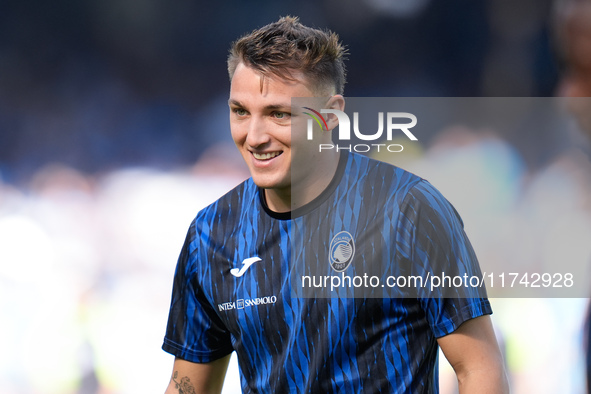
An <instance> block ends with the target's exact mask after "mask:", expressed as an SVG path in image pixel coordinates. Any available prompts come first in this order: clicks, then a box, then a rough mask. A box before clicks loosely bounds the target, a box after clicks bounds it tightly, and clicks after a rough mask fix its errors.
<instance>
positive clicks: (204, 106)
mask: <svg viewBox="0 0 591 394" xmlns="http://www.w3.org/2000/svg"><path fill="white" fill-rule="evenodd" d="M551 7H552V3H551V2H550V1H548V0H523V1H519V2H514V1H511V0H477V1H474V0H447V1H445V2H442V1H434V0H320V1H318V0H315V1H313V0H303V1H299V2H297V3H296V2H277V1H268V0H255V1H251V2H245V1H238V0H225V1H223V2H213V1H208V2H205V1H189V0H178V1H175V2H165V1H163V0H143V1H140V0H103V1H96V0H91V1H84V2H80V1H72V0H55V1H52V2H46V1H41V0H24V1H12V0H7V1H3V2H1V3H0V392H2V393H5V394H16V393H18V394H21V393H39V394H45V393H47V394H53V393H60V394H61V393H72V394H74V393H76V394H82V393H84V394H91V393H92V394H97V393H100V394H106V393H108V394H115V393H117V394H119V393H121V394H123V393H160V392H163V391H164V388H165V387H166V385H167V383H168V379H169V376H170V372H171V368H172V356H170V355H168V354H166V353H164V352H163V351H162V350H160V346H161V342H162V337H163V335H164V330H165V325H166V317H167V314H168V304H169V300H170V291H171V285H172V276H173V272H174V267H175V263H176V258H177V255H178V252H179V250H180V247H181V246H182V242H183V239H184V235H185V232H186V229H187V226H188V225H189V223H190V221H191V220H192V218H193V216H194V214H195V213H196V212H197V211H198V210H199V209H200V208H201V207H203V206H205V205H206V204H208V203H210V202H212V201H214V200H215V199H216V198H217V197H218V196H220V195H221V194H223V193H224V192H225V191H226V190H228V189H229V188H231V187H232V186H234V185H235V184H237V183H238V182H240V181H241V180H242V179H244V178H245V177H247V176H248V175H247V171H246V169H245V167H244V166H243V165H242V162H241V158H240V157H239V155H238V154H237V152H235V150H234V148H233V144H232V142H231V139H230V135H229V125H228V121H227V94H228V89H229V82H228V77H227V73H226V69H225V58H226V54H227V50H228V46H229V43H230V42H231V41H232V40H234V39H236V38H237V37H238V36H239V35H241V34H243V33H245V32H247V31H250V30H252V29H254V28H256V27H259V26H261V25H264V24H266V23H269V22H271V21H274V20H276V19H277V18H278V17H279V16H282V15H288V14H289V15H297V16H299V17H300V18H301V20H302V22H303V23H305V24H308V25H312V26H317V27H323V28H324V27H326V28H330V29H332V30H334V31H336V32H338V33H339V34H340V36H341V38H342V40H343V41H344V43H345V44H346V45H347V46H348V48H349V51H350V53H351V55H350V60H349V62H348V79H349V82H348V84H347V86H346V94H347V95H348V96H397V97H417V96H418V97H481V96H494V97H515V96H517V97H544V96H552V95H554V93H555V90H556V87H557V83H558V75H559V67H558V62H557V61H556V59H555V57H554V54H553V42H552V34H551V23H550V20H551V18H550V15H551ZM571 126H573V130H571V129H568V130H567V129H565V128H556V129H550V131H548V130H545V131H544V132H540V133H536V130H524V132H523V133H516V134H513V135H502V134H497V133H495V131H494V130H492V131H490V130H489V131H486V132H483V131H482V130H470V129H462V128H460V129H454V130H441V131H440V132H437V133H433V134H432V135H429V136H426V137H425V138H420V140H421V146H420V149H419V150H418V151H416V152H410V153H409V156H400V163H398V164H400V165H401V166H402V167H406V168H408V169H410V170H412V171H415V172H417V173H418V174H419V175H422V176H425V177H426V178H427V179H430V180H431V181H432V182H433V183H434V184H435V185H436V186H437V187H439V188H440V189H441V190H442V191H443V192H444V194H445V195H446V196H447V197H448V198H449V199H450V201H451V202H452V203H453V204H454V205H455V206H456V208H457V209H458V210H459V212H460V213H461V214H462V216H463V218H464V221H465V223H466V228H467V231H468V233H469V234H470V235H471V238H472V239H473V242H474V244H475V247H476V250H477V253H478V255H479V257H480V258H481V259H483V260H485V261H491V260H492V261H496V260H495V259H500V260H503V262H504V263H507V261H509V260H510V259H516V260H519V261H520V262H521V263H523V264H526V265H527V264H530V263H531V264H536V263H539V261H540V260H543V261H545V262H547V267H550V268H548V269H554V270H556V269H557V267H559V264H560V262H561V261H563V260H569V261H571V262H572V261H575V262H579V263H580V264H581V266H585V267H588V265H589V262H590V261H591V246H589V245H588V244H589V242H588V240H589V239H590V237H591V213H590V212H591V210H590V208H591V199H590V196H591V193H590V190H591V189H590V187H591V186H590V185H591V182H590V179H589V178H590V176H591V165H590V163H589V152H590V151H591V150H589V146H588V144H587V145H586V143H585V142H584V140H583V139H582V138H581V136H580V134H579V133H578V132H577V131H576V130H574V125H571ZM462 179H463V180H464V181H463V182H465V183H460V180H462ZM466 185H468V186H469V187H467V186H466ZM558 208H560V209H558ZM577 279H580V280H588V276H587V277H582V278H577ZM590 292H591V291H590ZM587 303H588V300H587V299H584V298H576V299H545V298H540V299H536V298H530V299H513V298H512V299H503V298H498V299H494V300H493V307H494V308H495V314H494V315H493V319H494V322H495V325H496V326H497V329H498V331H499V335H500V337H501V339H502V341H503V344H504V349H505V352H506V355H507V363H508V367H509V370H510V374H511V380H512V384H513V390H514V392H515V393H557V392H560V393H583V392H584V383H583V358H582V352H581V348H582V345H581V327H582V324H583V314H584V310H585V308H586V306H587ZM441 363H442V372H441V379H442V391H443V392H444V393H452V392H453V390H454V387H453V386H454V384H453V378H452V375H451V373H450V370H449V367H448V366H447V365H446V364H445V361H444V360H443V358H442V361H441ZM238 391H239V381H238V377H237V372H236V364H235V361H233V364H232V367H231V370H230V371H229V373H228V377H227V386H226V389H225V392H226V393H234V392H238Z"/></svg>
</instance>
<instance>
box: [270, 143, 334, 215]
mask: <svg viewBox="0 0 591 394" xmlns="http://www.w3.org/2000/svg"><path fill="white" fill-rule="evenodd" d="M339 157H340V154H339V153H337V152H334V153H333V154H331V155H330V156H328V155H327V156H326V160H323V161H324V163H323V165H320V166H318V170H317V171H315V173H314V174H305V175H306V176H304V177H301V180H300V179H298V178H300V177H294V179H292V184H291V185H290V186H289V187H286V188H281V189H265V190H264V193H265V201H266V202H267V207H268V208H269V209H270V210H271V211H273V212H277V213H283V212H291V211H294V210H296V209H298V208H301V207H303V206H304V205H306V204H308V203H310V202H312V201H313V200H314V199H315V198H316V197H318V196H319V195H320V194H322V192H323V191H324V190H325V189H326V188H327V187H328V185H329V184H330V182H331V181H332V179H333V177H334V176H335V173H336V171H337V168H338V166H339Z"/></svg>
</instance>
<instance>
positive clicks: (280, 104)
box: [228, 63, 314, 190]
mask: <svg viewBox="0 0 591 394" xmlns="http://www.w3.org/2000/svg"><path fill="white" fill-rule="evenodd" d="M296 76H297V75H296ZM261 78H262V76H261V73H260V72H258V71H257V70H255V69H253V68H251V67H248V66H246V65H244V63H240V64H239V65H238V67H237V68H236V71H235V72H234V76H233V77H232V83H231V87H230V99H229V101H228V103H229V106H230V128H231V131H232V138H233V139H234V142H235V143H236V146H237V147H238V150H239V151H240V153H241V154H242V157H243V158H244V161H245V162H246V164H247V165H248V168H249V170H250V174H251V176H252V178H253V180H254V182H255V183H256V184H257V185H258V186H259V187H262V188H265V189H275V190H281V189H285V190H287V189H289V188H290V187H291V182H292V180H291V177H292V173H291V161H292V155H293V151H292V123H293V122H295V120H296V117H295V116H293V117H292V109H291V98H292V97H314V94H313V93H312V91H310V89H308V87H307V86H306V85H305V84H304V79H303V77H302V78H300V79H298V80H297V81H288V80H282V79H280V78H278V77H275V76H265V77H264V78H263V81H262V84H261ZM300 118H301V117H300ZM292 121H293V122H292ZM303 134H304V133H303V132H302V135H303ZM293 142H294V145H297V146H294V147H295V149H296V150H297V149H298V147H299V146H300V145H299V144H297V143H296V142H295V141H293ZM298 161H299V160H298Z"/></svg>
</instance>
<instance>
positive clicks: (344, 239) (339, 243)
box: [329, 231, 355, 272]
mask: <svg viewBox="0 0 591 394" xmlns="http://www.w3.org/2000/svg"><path fill="white" fill-rule="evenodd" d="M354 255H355V242H353V236H352V235H351V234H349V233H348V232H346V231H341V232H340V233H338V234H337V235H335V236H334V237H333V239H332V241H330V254H329V259H330V261H329V262H330V266H331V267H332V269H333V270H335V271H337V272H342V271H344V270H346V269H347V267H348V266H349V265H350V264H351V261H352V260H353V256H354Z"/></svg>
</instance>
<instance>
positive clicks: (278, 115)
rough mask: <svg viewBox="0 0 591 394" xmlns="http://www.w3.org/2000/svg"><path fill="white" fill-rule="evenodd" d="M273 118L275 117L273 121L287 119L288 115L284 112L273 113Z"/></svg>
mask: <svg viewBox="0 0 591 394" xmlns="http://www.w3.org/2000/svg"><path fill="white" fill-rule="evenodd" d="M273 116H274V117H275V119H287V118H288V116H289V114H287V113H285V112H274V113H273Z"/></svg>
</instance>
